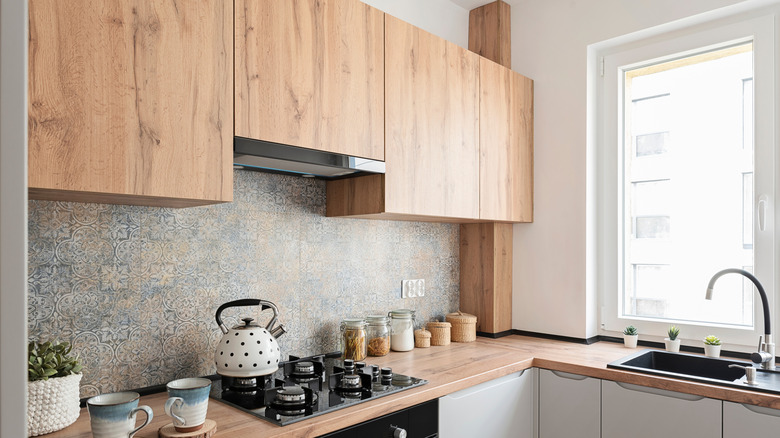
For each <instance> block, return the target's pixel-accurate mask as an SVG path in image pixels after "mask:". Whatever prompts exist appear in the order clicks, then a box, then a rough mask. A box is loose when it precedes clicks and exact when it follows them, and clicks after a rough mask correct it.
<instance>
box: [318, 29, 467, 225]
mask: <svg viewBox="0 0 780 438" xmlns="http://www.w3.org/2000/svg"><path fill="white" fill-rule="evenodd" d="M385 32H386V37H385V65H386V66H387V69H386V71H385V165H386V173H385V174H384V175H371V176H365V177H359V178H351V179H344V180H337V181H329V182H328V193H327V197H326V199H327V214H328V216H362V217H379V218H400V219H415V220H437V221H439V220H441V221H447V220H453V221H460V220H474V219H477V218H478V217H479V137H478V129H479V121H478V115H479V56H477V55H475V54H474V53H471V52H468V51H467V50H465V49H463V48H461V47H458V46H457V45H455V44H452V43H450V42H448V41H446V40H444V39H441V38H438V37H436V36H434V35H431V34H429V33H427V32H425V31H423V30H421V29H418V28H416V27H414V26H412V25H410V24H408V23H405V22H403V21H401V20H398V19H396V18H393V17H391V16H389V15H386V16H385Z"/></svg>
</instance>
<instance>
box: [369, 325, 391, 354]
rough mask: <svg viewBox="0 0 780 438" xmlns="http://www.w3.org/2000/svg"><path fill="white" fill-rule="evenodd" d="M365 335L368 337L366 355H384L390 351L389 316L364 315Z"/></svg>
mask: <svg viewBox="0 0 780 438" xmlns="http://www.w3.org/2000/svg"><path fill="white" fill-rule="evenodd" d="M366 323H367V324H368V326H367V327H366V336H367V337H368V355H369V356H384V355H386V354H387V353H389V352H390V318H388V317H387V316H385V315H369V316H367V317H366Z"/></svg>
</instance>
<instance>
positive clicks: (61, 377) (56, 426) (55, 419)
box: [27, 341, 81, 436]
mask: <svg viewBox="0 0 780 438" xmlns="http://www.w3.org/2000/svg"><path fill="white" fill-rule="evenodd" d="M71 349H72V347H71V345H70V343H68V342H43V343H38V342H35V341H32V342H30V343H29V344H28V346H27V353H28V362H27V380H28V383H27V431H28V433H29V436H38V435H43V434H46V433H50V432H54V431H57V430H60V429H64V428H65V427H67V426H69V425H71V424H73V422H75V421H76V419H78V418H79V412H80V408H79V382H80V381H81V373H80V371H81V365H80V364H79V359H78V357H74V356H69V354H70V351H71Z"/></svg>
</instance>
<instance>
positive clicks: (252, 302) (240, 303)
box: [216, 298, 279, 334]
mask: <svg viewBox="0 0 780 438" xmlns="http://www.w3.org/2000/svg"><path fill="white" fill-rule="evenodd" d="M260 305H262V308H261V309H260V311H263V310H265V309H271V310H273V311H274V319H276V317H277V316H279V311H278V310H277V309H276V306H275V305H274V304H273V303H271V302H269V301H265V300H259V299H257V298H244V299H241V300H235V301H229V302H227V303H225V304H223V305H221V306H219V308H218V309H217V315H216V319H217V325H218V326H219V329H220V330H222V333H223V334H227V332H228V328H227V327H225V324H224V323H223V322H222V311H223V310H225V309H227V308H228V307H245V306H260Z"/></svg>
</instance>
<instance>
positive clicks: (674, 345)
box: [664, 338, 680, 353]
mask: <svg viewBox="0 0 780 438" xmlns="http://www.w3.org/2000/svg"><path fill="white" fill-rule="evenodd" d="M664 344H666V351H671V352H672V353H679V352H680V340H679V339H675V340H674V341H672V340H670V339H669V338H665V339H664Z"/></svg>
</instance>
